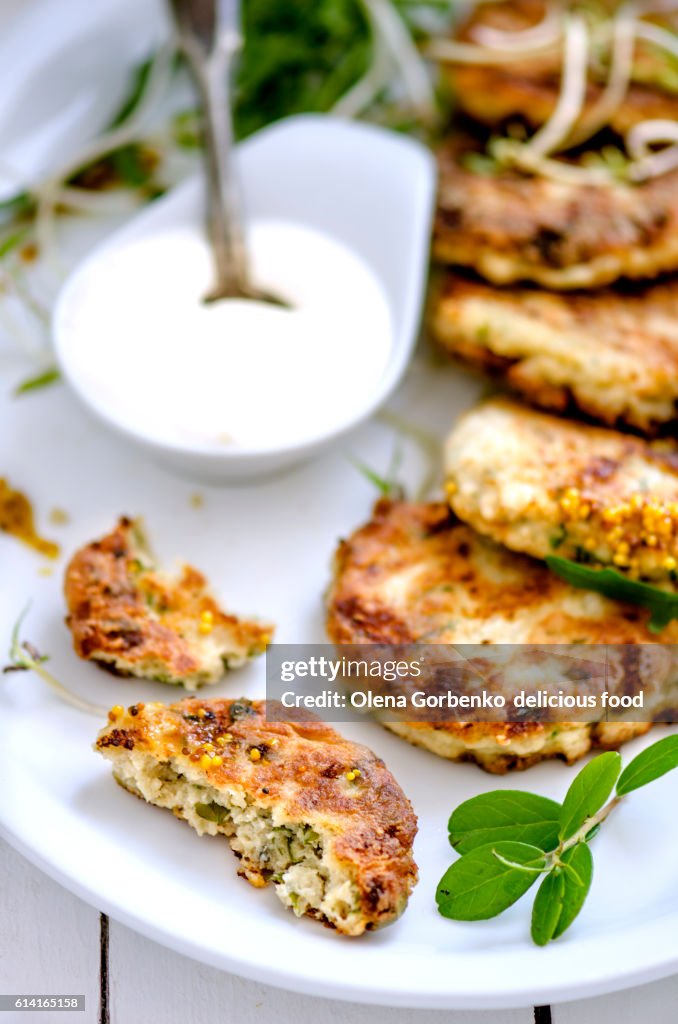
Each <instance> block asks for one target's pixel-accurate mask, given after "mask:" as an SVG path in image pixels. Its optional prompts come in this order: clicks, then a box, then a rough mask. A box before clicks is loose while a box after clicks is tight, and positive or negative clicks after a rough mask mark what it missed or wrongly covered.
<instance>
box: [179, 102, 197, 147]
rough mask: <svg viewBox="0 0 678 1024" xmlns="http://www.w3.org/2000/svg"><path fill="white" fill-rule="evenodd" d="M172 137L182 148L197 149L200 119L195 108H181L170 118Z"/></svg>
mask: <svg viewBox="0 0 678 1024" xmlns="http://www.w3.org/2000/svg"><path fill="white" fill-rule="evenodd" d="M172 137H173V138H174V141H175V142H176V144H177V146H180V147H181V148H182V149H199V148H200V145H201V133H200V119H199V117H198V113H197V111H196V110H182V111H180V112H179V113H178V114H175V115H174V117H173V118H172Z"/></svg>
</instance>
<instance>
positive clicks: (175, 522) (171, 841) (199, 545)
mask: <svg viewBox="0 0 678 1024" xmlns="http://www.w3.org/2000/svg"><path fill="white" fill-rule="evenodd" d="M85 227H86V226H85V225H83V230H84V228H85ZM87 231H88V233H89V234H88V237H91V233H92V232H91V227H87ZM71 241H72V242H73V243H74V244H73V246H72V248H73V249H78V248H80V249H82V248H83V247H84V246H83V244H82V243H79V244H78V243H77V239H71ZM3 346H5V347H7V348H9V346H10V342H9V341H7V340H5V341H3ZM10 377H11V380H10ZM16 377H17V366H16V363H15V364H14V365H13V366H12V373H11V375H10V374H9V373H8V372H7V371H6V369H5V368H4V364H3V365H0V475H3V476H6V477H7V478H8V479H9V480H10V481H11V482H12V483H13V484H14V485H15V486H16V487H19V488H22V489H24V490H26V491H27V492H28V493H29V494H30V496H31V498H32V499H33V501H34V503H35V506H36V509H37V512H38V519H39V525H40V526H41V527H42V529H43V532H44V533H50V532H51V533H52V534H53V535H55V537H56V538H57V539H58V540H59V541H60V542H61V543H62V545H63V551H64V557H65V556H66V555H67V554H68V553H69V552H71V551H72V550H73V549H74V548H75V547H76V546H77V545H79V544H81V543H82V542H84V541H86V540H89V539H90V538H93V537H95V536H97V535H98V534H101V533H102V532H104V531H106V530H108V529H109V528H110V527H111V525H112V523H113V521H114V519H115V517H116V516H117V515H118V514H119V513H121V512H127V513H129V514H132V515H136V514H144V515H145V516H146V519H147V525H148V528H149V531H150V533H151V536H152V539H153V542H154V544H155V547H156V549H157V550H158V552H159V554H160V556H161V557H162V558H163V559H164V560H166V561H168V562H170V563H171V562H172V561H173V560H174V559H175V558H186V559H188V560H190V561H192V562H194V563H195V564H196V565H198V566H201V567H203V568H204V569H205V570H207V571H208V572H209V575H210V577H211V579H212V581H213V583H214V586H215V587H216V589H217V590H218V591H219V592H220V594H221V595H222V597H223V599H224V600H225V601H226V602H227V603H228V604H229V605H230V606H232V607H233V608H234V609H236V610H239V611H242V612H247V611H256V612H258V613H259V614H260V615H262V616H265V617H267V618H268V617H270V618H272V619H273V620H274V621H276V622H277V624H278V633H277V639H278V640H279V641H280V642H301V641H304V642H315V641H317V642H322V641H323V640H324V632H323V615H322V606H321V593H322V591H323V588H324V587H325V585H326V583H327V580H328V573H329V559H330V555H331V552H332V550H333V548H334V546H335V544H336V541H337V538H338V537H340V536H342V535H345V534H346V533H347V532H348V531H350V530H351V529H353V528H354V527H355V526H356V525H358V524H359V523H360V522H361V521H363V520H364V519H365V517H366V516H367V515H368V514H369V507H370V504H371V501H372V499H373V497H374V493H373V491H372V489H371V487H370V485H369V484H368V483H367V482H366V481H365V480H364V479H363V478H362V477H361V476H360V475H359V474H358V472H357V471H356V470H355V468H354V467H353V466H352V465H351V464H350V462H349V461H348V459H347V458H346V454H347V453H353V454H357V455H359V456H360V458H361V459H362V460H363V461H364V462H366V463H367V464H369V465H371V466H373V467H374V468H375V469H377V470H382V471H383V469H384V468H385V467H386V465H387V464H388V461H389V458H390V456H391V453H392V450H393V444H394V435H393V432H392V431H391V430H390V429H389V428H387V427H385V426H383V425H382V424H381V423H379V422H377V421H374V420H373V421H371V422H370V423H368V424H366V425H364V426H363V427H361V428H360V429H359V430H358V431H356V432H354V433H353V434H351V435H349V436H348V437H347V438H346V441H345V446H344V450H339V451H335V452H332V453H329V454H326V455H325V456H323V458H322V460H320V461H317V462H315V463H313V464H310V465H307V466H304V467H302V468H299V469H296V470H294V471H293V472H291V473H289V474H288V475H287V476H286V477H284V478H279V479H277V480H272V481H269V482H267V483H265V484H257V485H250V486H241V487H238V488H231V489H229V490H216V489H206V488H201V493H202V494H203V495H204V499H205V500H204V506H203V507H202V508H200V509H196V508H195V507H193V505H192V504H191V501H190V497H191V494H192V492H193V491H194V490H195V488H193V487H191V486H190V485H189V484H186V483H183V482H180V481H178V480H177V479H175V478H174V477H172V476H169V475H168V474H167V473H166V472H165V471H163V470H161V469H159V468H157V467H155V466H154V465H152V464H150V463H149V462H147V461H146V460H145V459H144V458H143V457H142V456H141V455H137V454H136V453H134V452H133V451H132V450H131V449H130V448H129V447H128V446H127V445H126V444H125V443H124V442H123V441H122V440H120V439H117V438H116V437H114V436H113V435H111V434H110V433H108V432H107V431H106V430H105V428H104V427H103V426H102V425H100V424H99V423H98V422H95V421H94V420H93V419H91V418H90V417H89V416H88V414H87V413H86V412H85V411H84V410H83V409H81V407H80V406H79V405H77V404H76V402H75V401H74V400H73V398H72V397H71V395H70V394H69V393H68V391H67V390H66V389H65V388H63V387H57V388H54V389H52V390H50V391H45V392H42V393H37V394H34V395H31V396H26V397H25V398H23V399H21V400H20V401H14V400H12V399H11V398H10V395H9V390H10V383H15V381H16ZM480 389H481V386H480V385H479V384H478V383H477V382H476V381H475V380H474V379H472V378H470V377H467V376H466V375H465V374H463V373H461V372H459V371H457V370H453V369H451V368H449V367H445V366H436V365H432V364H431V363H430V362H429V361H427V359H426V358H423V357H421V358H419V359H417V360H416V361H415V363H414V364H413V366H412V368H411V369H410V371H409V374H408V376H407V378H406V380H405V381H404V383H403V384H402V385H401V388H400V390H399V392H398V393H397V394H396V396H395V397H394V398H393V399H392V402H391V405H392V407H393V408H395V409H396V410H397V411H398V412H400V413H401V414H402V415H406V416H408V417H409V418H410V419H411V420H413V421H414V422H416V423H418V424H419V425H421V426H425V427H428V428H429V429H431V430H432V431H434V432H435V433H436V434H437V435H438V436H442V435H443V434H444V432H445V430H446V429H447V428H448V427H449V424H450V422H451V421H452V420H453V418H454V417H455V416H456V415H457V413H458V412H459V411H460V410H461V409H462V408H464V407H465V406H466V405H468V404H470V403H471V402H472V401H473V400H474V399H475V398H476V397H477V395H478V394H479V392H480ZM421 468H422V467H421V464H420V460H419V458H418V456H417V455H416V453H415V452H413V450H412V449H411V448H410V447H408V448H407V451H406V459H405V465H404V473H405V476H406V477H407V479H408V480H409V481H410V482H411V483H414V482H416V480H417V479H418V478H419V475H420V472H421ZM55 506H56V507H61V508H64V509H66V510H67V511H68V512H69V514H70V517H71V521H70V523H69V524H68V525H67V526H61V527H51V528H50V527H49V526H48V523H47V513H48V510H49V509H50V508H52V507H55ZM43 565H44V563H43V562H42V561H41V560H40V559H39V558H38V557H37V556H36V555H35V554H33V553H32V552H31V551H29V550H28V549H26V548H24V547H22V546H21V545H19V544H18V543H17V542H16V541H14V540H13V539H12V538H10V537H8V536H6V535H2V534H0V573H1V575H0V579H1V581H2V585H1V586H0V649H2V648H3V647H4V646H6V645H7V642H8V640H9V633H10V630H11V626H12V623H13V622H14V620H15V619H16V617H17V614H18V613H19V611H20V610H21V609H22V608H23V606H24V605H25V603H26V602H27V601H28V600H29V599H32V601H33V604H32V609H31V612H30V615H29V617H28V620H27V623H26V627H25V635H26V636H28V637H29V638H30V639H31V640H33V642H34V643H36V644H38V645H39V646H40V647H42V648H43V649H44V650H45V651H48V652H49V653H50V654H51V656H52V662H51V667H52V669H53V671H54V672H55V673H56V674H57V675H58V676H60V677H61V678H63V679H64V680H65V681H67V682H68V683H69V684H70V685H71V686H72V687H73V688H74V689H75V690H77V691H78V692H80V693H82V694H86V695H87V696H88V697H89V698H90V699H91V700H95V701H97V702H99V703H101V704H103V705H109V704H113V703H117V702H120V701H122V702H124V703H131V702H133V701H135V700H151V699H152V700H171V699H175V698H176V697H178V696H179V694H177V693H176V692H175V691H173V690H169V689H168V688H166V687H162V686H161V685H159V684H151V683H142V682H139V681H124V680H115V679H113V678H111V677H108V676H107V675H105V674H104V673H102V672H99V671H98V670H97V669H96V668H94V667H93V666H91V665H87V664H84V663H82V662H80V661H78V660H77V659H76V658H75V656H74V655H73V653H72V651H71V649H70V640H69V636H68V633H67V631H66V629H65V627H64V625H63V612H64V608H63V600H62V596H61V574H62V571H63V565H64V559H62V560H61V561H60V562H59V563H58V565H57V566H56V570H55V572H54V574H53V575H51V576H44V575H42V574H41V573H40V568H41V567H42V566H43ZM263 675H264V665H263V662H262V661H261V660H260V661H259V662H257V663H256V664H254V665H252V666H250V667H248V668H247V669H246V670H243V671H242V672H240V673H238V674H237V675H233V676H232V677H231V678H229V679H228V680H226V681H224V682H223V683H222V684H220V685H219V686H217V687H215V688H213V691H212V692H214V693H216V694H224V695H231V696H235V695H239V694H245V695H249V696H256V695H260V694H261V693H262V692H263ZM99 724H100V723H99V722H98V721H97V720H96V719H94V718H89V717H87V716H86V715H83V714H80V713H79V712H76V711H73V710H71V709H70V708H68V707H66V706H64V705H62V704H60V703H59V702H58V701H57V700H56V699H54V698H53V697H52V696H51V694H50V693H49V692H48V691H46V690H45V689H44V688H43V686H42V684H40V683H39V682H38V681H37V680H36V679H34V678H33V677H31V676H28V675H24V674H15V675H8V676H5V677H3V678H2V679H1V680H0V777H1V778H2V781H3V785H2V786H1V787H0V829H1V831H2V834H3V835H4V836H5V837H6V838H7V839H8V840H9V841H10V842H11V843H13V844H14V845H15V846H16V847H17V848H18V849H19V850H21V851H22V852H23V853H24V854H25V855H26V856H27V857H29V858H30V859H31V860H32V861H34V862H35V863H36V864H37V865H39V866H40V867H41V868H43V869H44V870H45V871H47V872H48V873H49V874H51V875H52V876H53V877H54V878H56V879H57V880H58V881H60V882H62V883H63V884H64V885H66V886H67V887H69V888H70V889H72V890H73V891H74V892H76V893H78V894H79V895H80V896H82V897H83V898H84V899H86V900H88V901H90V902H91V903H92V904H94V905H95V906H97V907H98V908H100V909H102V910H105V911H107V912H108V913H110V914H112V915H113V916H114V917H116V918H118V919H119V920H121V921H124V922H125V923H127V924H129V925H130V926H132V927H134V928H136V929H138V930H139V931H141V932H143V933H144V934H146V935H148V936H150V937H152V938H154V939H157V940H158V941H160V942H163V943H166V944H167V945H169V946H172V947H173V948H175V949H177V950H180V951H181V952H183V953H186V954H188V955H190V956H193V957H195V958H196V959H198V960H202V961H204V962H207V963H211V964H214V965H217V966H220V967H223V968H226V969H228V970H232V971H235V972H237V973H240V974H242V975H245V976H247V977H251V978H256V979H259V980H261V981H264V982H269V983H272V984H277V985H281V986H285V987H289V988H293V989H297V990H299V991H304V992H309V993H315V994H318V995H326V996H334V997H337V998H345V999H354V1000H358V1001H361V1002H367V1003H369V1002H373V1003H383V1004H401V1005H411V1006H418V1007H449V1008H453V1007H482V1006H495V1007H506V1006H510V1005H525V1004H529V1003H533V1002H538V1003H541V1002H547V1001H552V1000H558V999H566V998H576V997H584V996H588V995H594V994H596V993H603V992H607V991H612V990H614V989H620V988H623V987H625V986H630V985H635V984H638V983H640V982H643V981H650V980H653V979H657V978H660V977H662V976H665V975H668V974H670V973H672V972H674V971H676V970H678V893H677V892H676V886H675V874H676V870H675V864H676V857H675V850H676V848H678V816H677V815H676V814H675V810H674V805H675V800H676V785H677V781H676V778H675V777H674V776H667V777H666V778H664V779H662V780H660V781H658V782H656V783H655V784H653V786H651V787H649V788H648V789H646V790H644V791H643V792H641V793H638V794H636V795H634V796H632V797H630V798H629V801H628V804H627V805H626V806H624V807H622V808H621V809H620V810H619V811H618V812H616V814H615V815H614V816H613V817H612V818H611V819H610V820H609V821H608V822H607V823H606V825H605V827H604V829H603V831H602V832H601V834H600V836H598V837H597V838H596V840H595V844H594V850H595V861H596V876H595V880H594V883H593V889H592V893H591V896H590V898H589V900H588V902H587V904H586V906H585V908H584V910H583V912H582V914H581V916H580V918H579V919H578V921H577V922H576V923H575V925H574V926H573V927H572V929H571V930H570V931H569V932H568V933H567V934H566V935H565V936H564V937H563V938H562V939H561V940H559V941H558V942H557V943H554V944H552V945H551V946H549V947H547V948H546V949H543V950H541V949H537V948H535V947H534V946H532V945H531V943H530V941H529V936H528V929H529V921H528V918H529V897H528V900H527V901H521V902H520V903H519V904H517V905H516V906H515V907H513V908H512V909H511V910H510V911H509V912H508V913H507V914H505V915H503V916H502V917H500V918H499V919H498V920H496V921H493V922H487V923H478V924H455V923H452V922H450V921H446V920H443V919H442V918H440V917H439V916H438V915H437V912H436V909H435V903H434V899H433V894H434V890H435V886H436V883H437V881H438V879H439V877H440V875H441V874H442V872H443V871H444V870H445V868H446V867H447V865H448V864H449V862H450V860H451V856H452V855H451V851H450V849H449V847H448V844H447V837H446V821H447V817H448V814H449V812H450V810H451V808H452V807H453V806H455V805H456V804H457V803H458V802H460V801H461V800H463V799H465V798H466V797H468V796H470V795H473V794H475V793H479V792H482V791H485V790H487V789H488V788H493V787H500V786H509V787H519V788H520V787H522V788H528V789H536V790H538V791H540V792H543V793H545V794H548V795H551V796H554V797H560V796H562V794H563V793H564V791H565V789H566V788H567V786H568V784H569V781H570V780H571V778H572V776H573V774H574V770H573V769H568V768H565V767H564V766H563V765H561V764H549V765H543V766H539V767H537V768H534V769H531V770H530V771H529V772H528V773H526V774H520V775H516V776H511V777H509V778H506V779H494V778H492V777H490V776H487V775H485V774H483V773H482V772H481V771H480V770H479V769H477V768H476V767H474V766H471V765H458V766H457V765H452V764H448V763H445V762H443V761H440V760H438V759H436V758H435V757H433V756H432V755H430V754H427V753H425V752H424V751H419V750H415V749H413V748H410V747H408V746H407V745H406V744H404V743H402V742H401V741H400V740H398V739H396V738H395V737H393V736H391V735H389V734H388V733H386V732H384V731H383V730H382V729H380V728H379V727H378V726H376V725H374V724H372V723H370V722H369V721H366V722H365V723H364V724H362V725H359V726H356V725H353V726H350V727H349V726H345V727H344V731H345V732H346V734H347V735H350V736H352V737H354V738H356V739H359V740H361V741H364V742H366V743H368V744H369V745H370V746H371V747H373V749H374V750H375V751H376V752H377V753H379V754H380V755H381V756H383V757H384V758H385V759H386V761H387V762H388V764H389V765H390V766H391V767H392V769H393V771H394V773H395V775H396V777H397V778H398V780H399V781H400V782H401V784H402V785H403V787H404V789H405V790H406V792H407V793H408V795H409V796H410V797H411V799H412V800H413V803H414V805H415V809H416V811H417V813H418V815H419V819H420V832H419V836H418V838H417V842H416V849H415V853H416V858H417V861H418V863H419V866H420V872H421V881H420V883H419V886H418V887H417V889H416V890H415V893H414V896H413V898H412V900H411V902H410V906H409V908H408V910H407V912H406V913H405V915H404V916H403V917H402V918H401V920H400V921H399V922H397V923H396V924H395V925H393V926H392V927H390V928H387V929H385V930H384V931H383V932H381V933H377V934H374V935H370V936H366V937H365V938H363V939H360V940H350V939H342V938H341V937H339V936H337V935H334V934H333V933H331V932H329V931H327V930H325V929H323V928H322V927H320V926H318V925H317V924H316V923H314V922H311V921H306V920H304V921H297V920H296V919H295V918H294V917H293V916H292V915H291V914H290V913H289V912H288V911H286V910H284V908H283V907H282V905H281V904H280V903H279V902H278V900H277V899H276V897H275V895H274V894H273V893H272V892H270V891H268V890H255V889H253V888H251V887H250V886H248V885H247V884H246V883H245V882H243V881H241V880H240V879H238V878H237V877H236V874H235V870H236V862H235V859H234V858H233V856H232V854H231V853H230V852H229V850H228V848H227V845H226V844H225V843H224V842H223V841H219V840H218V839H208V838H202V839H201V838H199V837H198V836H197V835H195V833H193V832H192V831H191V830H190V829H189V828H188V827H187V826H186V825H184V824H182V823H180V822H178V821H176V820H175V819H174V818H173V817H172V816H171V815H169V814H167V813H164V812H162V811H159V810H157V809H155V808H151V807H146V806H144V805H143V804H142V803H141V802H140V801H138V800H134V799H133V798H132V797H131V796H129V795H128V794H126V793H124V792H123V791H122V790H120V789H119V788H118V787H117V786H116V785H115V784H114V783H113V781H112V778H111V776H110V771H109V769H108V768H107V766H106V764H105V763H104V762H103V760H102V759H101V758H100V757H98V755H96V754H95V753H94V752H93V751H92V750H91V743H92V741H93V739H94V736H95V734H96V732H97V729H98V727H99ZM644 742H645V741H640V742H636V743H634V744H631V745H630V746H629V747H627V748H626V750H625V757H627V758H628V757H631V756H632V755H633V754H634V753H636V752H637V751H638V750H639V749H640V748H641V746H642V745H643V743H644ZM659 838H660V840H661V841H659Z"/></svg>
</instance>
